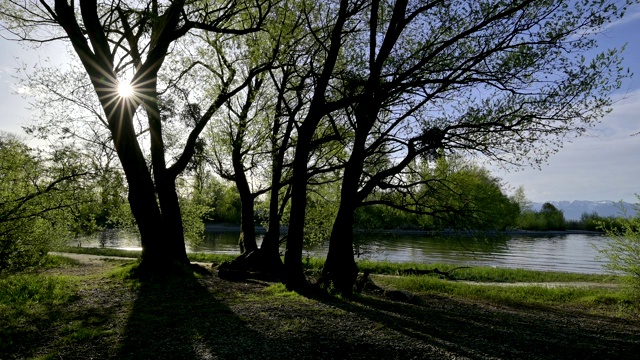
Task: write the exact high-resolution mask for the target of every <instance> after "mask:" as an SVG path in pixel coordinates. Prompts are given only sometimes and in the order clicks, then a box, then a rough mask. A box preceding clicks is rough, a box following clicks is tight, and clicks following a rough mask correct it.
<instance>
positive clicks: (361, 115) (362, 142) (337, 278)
mask: <svg viewBox="0 0 640 360" xmlns="http://www.w3.org/2000/svg"><path fill="white" fill-rule="evenodd" d="M372 110H375V108H372V107H369V106H367V105H366V103H365V104H361V105H360V106H358V108H357V109H356V121H357V124H358V127H357V129H356V136H355V139H354V143H353V149H352V150H351V155H350V156H349V160H348V161H347V164H346V166H345V169H344V176H343V177H342V186H341V188H340V207H339V208H338V214H337V216H336V219H335V221H334V223H333V228H332V229H331V236H330V239H329V252H328V253H327V260H326V262H325V265H324V268H323V269H322V278H321V279H320V282H321V283H323V284H324V285H325V286H328V285H330V284H332V285H333V288H334V289H335V290H336V291H338V292H339V293H341V294H344V295H347V296H349V295H351V293H352V291H353V285H354V284H355V281H356V277H357V276H358V267H357V266H356V263H355V260H354V258H353V223H354V216H355V210H356V208H357V207H358V205H359V204H360V202H362V194H360V193H359V192H358V186H359V184H360V177H361V176H362V172H363V169H364V160H365V158H366V153H365V148H366V141H367V137H368V134H369V131H370V130H371V128H372V126H373V121H372V119H374V118H375V116H376V112H375V111H372Z"/></svg>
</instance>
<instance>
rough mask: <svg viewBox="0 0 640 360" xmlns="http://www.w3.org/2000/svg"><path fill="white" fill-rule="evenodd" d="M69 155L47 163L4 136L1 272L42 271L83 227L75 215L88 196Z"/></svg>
mask: <svg viewBox="0 0 640 360" xmlns="http://www.w3.org/2000/svg"><path fill="white" fill-rule="evenodd" d="M65 155H68V153H66V154H60V153H54V154H53V155H52V156H51V157H50V158H46V157H44V155H41V154H39V153H37V152H35V151H34V150H32V149H30V148H29V147H28V146H26V145H25V144H24V143H22V142H21V141H19V140H18V139H16V138H15V137H12V136H10V135H6V134H0V180H1V181H0V272H2V271H6V270H11V271H15V270H19V269H24V268H27V267H30V266H34V265H37V264H38V263H40V262H41V261H42V260H43V258H44V255H46V253H47V252H48V251H49V250H50V249H51V248H52V246H54V245H55V244H56V243H58V242H61V241H63V240H64V239H66V238H67V237H68V236H69V235H70V229H73V228H74V227H75V226H77V224H78V223H77V221H76V220H77V219H74V218H73V216H71V215H70V211H69V210H70V208H72V207H73V206H78V204H80V203H82V202H83V201H87V199H86V197H85V196H84V194H85V193H86V192H84V191H83V190H82V186H81V184H80V183H79V182H78V181H77V179H78V178H79V177H80V176H81V175H82V174H81V173H79V171H78V169H77V166H78V164H74V163H69V162H73V161H67V160H68V158H67V157H65Z"/></svg>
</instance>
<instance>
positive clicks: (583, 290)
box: [65, 247, 640, 316]
mask: <svg viewBox="0 0 640 360" xmlns="http://www.w3.org/2000/svg"><path fill="white" fill-rule="evenodd" d="M69 250H73V251H74V252H76V253H90V254H94V255H105V256H108V255H115V256H123V255H127V256H130V257H135V256H139V253H138V252H130V251H124V250H114V249H90V248H76V247H70V248H69ZM65 251H66V250H65ZM234 257H235V256H234V255H224V254H204V253H191V254H189V259H190V260H191V261H197V262H211V263H216V264H219V263H221V262H223V261H228V260H232V259H233V258H234ZM131 266H134V265H129V266H128V267H127V266H125V267H121V268H118V269H116V270H114V273H112V274H111V275H110V276H112V277H114V278H116V279H119V280H121V281H127V276H128V274H129V273H130V271H131V268H130V267H131ZM303 266H304V268H305V270H309V271H312V272H319V271H320V270H321V269H322V267H323V266H324V259H319V258H311V257H309V258H305V259H303ZM358 267H359V269H360V271H364V270H368V271H370V273H371V274H373V275H376V274H378V275H397V274H398V273H400V272H402V271H403V270H408V269H416V270H432V269H435V268H437V269H438V270H440V271H446V272H450V275H451V276H452V277H453V278H454V279H455V280H458V281H450V280H447V279H444V277H443V276H442V275H437V274H432V275H421V276H416V275H407V276H393V277H388V276H386V277H383V276H378V277H375V281H376V283H379V284H380V285H382V286H384V287H388V288H392V289H398V290H405V291H410V292H419V293H424V294H433V295H437V296H447V297H456V298H464V299H470V300H476V301H488V302H491V303H494V304H501V305H508V306H520V307H527V306H535V307H540V306H545V307H562V308H575V309H581V311H586V312H591V313H594V312H595V313H597V312H600V313H603V314H605V313H606V314H608V315H612V314H613V315H614V316H618V315H621V316H624V313H635V314H637V313H638V309H639V307H640V305H638V298H637V294H634V293H632V292H629V291H626V290H625V288H623V287H622V286H620V287H615V288H602V287H597V286H594V287H545V286H500V285H501V284H509V283H541V284H544V283H568V282H580V283H594V284H595V285H597V284H604V283H609V284H617V285H621V284H623V282H624V281H623V279H622V278H621V277H619V276H612V275H598V274H579V273H564V272H549V271H535V270H524V269H506V268H493V267H472V268H466V269H465V268H459V269H456V267H457V266H456V265H451V264H440V263H436V264H419V263H392V262H387V261H378V262H373V261H368V260H365V261H359V262H358ZM460 281H469V282H480V283H499V284H496V285H495V286H494V285H489V284H485V285H482V286H480V285H476V284H468V283H464V282H460ZM265 291H266V292H267V293H268V294H269V295H270V296H272V297H279V298H286V297H293V296H296V294H295V293H291V292H289V291H287V290H286V288H285V287H284V286H282V285H280V284H277V285H272V286H269V287H267V288H266V290H265Z"/></svg>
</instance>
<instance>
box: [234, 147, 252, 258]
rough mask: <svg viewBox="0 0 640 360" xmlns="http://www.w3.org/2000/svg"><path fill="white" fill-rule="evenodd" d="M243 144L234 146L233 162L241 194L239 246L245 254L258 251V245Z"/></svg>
mask: <svg viewBox="0 0 640 360" xmlns="http://www.w3.org/2000/svg"><path fill="white" fill-rule="evenodd" d="M241 147H242V146H241V144H234V146H233V150H232V152H231V162H232V164H233V171H234V173H235V183H236V188H237V189H238V193H239V194H240V238H239V239H238V245H239V246H240V252H241V253H243V254H247V253H251V252H254V251H256V250H258V245H257V243H256V228H255V226H256V225H255V222H254V220H253V212H254V200H255V197H254V196H253V194H252V193H251V188H250V187H249V181H248V180H247V177H246V175H245V173H244V166H243V165H242V155H241V153H240V151H241Z"/></svg>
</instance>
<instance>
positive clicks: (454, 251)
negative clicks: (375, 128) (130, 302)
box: [82, 231, 608, 274]
mask: <svg viewBox="0 0 640 360" xmlns="http://www.w3.org/2000/svg"><path fill="white" fill-rule="evenodd" d="M238 235H239V233H238V232H236V231H225V232H211V233H207V235H206V238H205V240H204V241H203V243H202V244H201V245H200V246H198V247H197V248H193V249H189V251H197V252H207V253H226V254H238V253H239V249H238V245H237V243H238ZM261 241H262V237H261V235H258V243H260V242H261ZM607 241H608V240H607V238H605V237H603V236H600V235H584V234H567V235H554V236H552V235H548V236H528V235H512V236H495V237H489V238H483V239H474V238H470V237H452V236H431V235H414V234H412V235H397V234H396V235H394V234H387V233H373V234H371V233H369V234H357V235H356V246H355V253H356V256H357V258H358V259H368V260H388V261H392V262H416V263H424V264H429V263H449V264H459V265H472V266H493V267H506V268H522V269H532V270H544V271H564V272H577V273H592V274H601V273H605V270H604V269H603V268H602V265H603V264H605V263H606V260H604V259H599V258H598V251H597V250H596V248H595V247H602V246H603V245H604V244H605V243H606V242H607ZM82 246H94V247H97V246H104V247H113V248H121V249H131V250H134V249H140V245H139V242H138V241H137V240H136V239H135V238H132V237H127V236H122V235H121V234H109V235H108V236H104V235H103V236H102V239H100V238H97V237H96V238H93V239H85V240H84V243H83V244H82ZM326 254H327V246H326V245H324V246H315V247H311V248H309V249H308V250H306V251H305V256H306V255H310V256H318V257H325V256H326Z"/></svg>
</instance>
